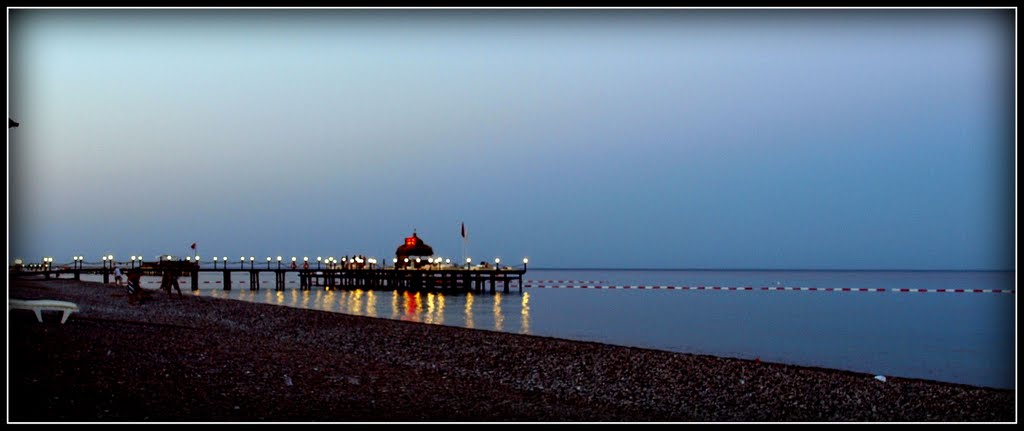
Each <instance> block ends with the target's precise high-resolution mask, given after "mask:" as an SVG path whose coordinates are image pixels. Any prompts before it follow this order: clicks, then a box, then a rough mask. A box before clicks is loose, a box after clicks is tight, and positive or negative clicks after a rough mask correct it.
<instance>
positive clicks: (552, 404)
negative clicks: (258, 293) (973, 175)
mask: <svg viewBox="0 0 1024 431" xmlns="http://www.w3.org/2000/svg"><path fill="white" fill-rule="evenodd" d="M9 281H10V288H9V294H8V298H13V299H59V300H65V301H72V302H75V303H76V304H78V305H79V307H80V309H81V312H79V313H75V314H73V315H72V316H71V317H70V318H69V319H68V321H67V323H66V324H64V325H61V324H60V313H58V312H49V313H44V316H43V317H44V323H38V322H37V321H36V319H35V316H34V315H33V313H32V312H30V311H26V310H12V311H10V312H9V313H8V367H9V368H8V372H9V379H8V391H9V392H8V394H9V398H8V420H9V421H10V422H375V421H386V422H406V421H415V422H449V421H451V422H623V421H627V422H728V421H739V422H790V421H799V422H847V421H855V422H931V421H938V422H1014V421H1015V420H1016V416H1015V415H1016V411H1015V401H1014V395H1015V394H1014V391H1012V390H1002V389H992V388H979V387H972V386H966V385H957V384H949V383H942V382H934V381H927V380H919V379H902V378H889V379H888V380H887V381H886V382H884V383H883V382H880V381H878V380H876V379H874V376H872V375H868V374H861V373H853V372H846V371H838V370H828V369H821V368H808V367H799V366H791V365H783V364H772V363H763V362H756V361H748V360H740V359H730V358H717V357H713V356H706V355H690V354H682V353H673V352H664V351H657V350H649V349H640V348H631V347H619V346H611V345H605V344H599V343H589V342H579V341H569V340H560V339H555V338H547V337H538V336H529V335H518V334H508V333H498V332H490V331H482V330H472V329H465V328H456V327H447V326H438V325H427V324H420V323H412V322H403V321H394V320H388V319H374V318H368V317H359V316H349V315H343V314H338V313H330V312H324V311H316V310H302V309H296V308H289V307H282V306H276V305H269V304H255V303H249V302H243V301H233V300H227V299H215V298H209V297H199V296H192V295H190V294H189V293H188V290H187V289H186V290H185V295H184V296H183V297H178V296H177V294H175V295H174V296H173V297H169V296H167V294H166V293H165V292H159V291H147V293H148V295H149V298H148V300H146V301H144V302H143V303H142V304H137V305H131V304H129V303H128V300H127V297H126V293H125V289H124V288H120V287H115V286H111V285H103V284H101V283H91V282H76V281H72V280H28V279H25V280H22V279H11V280H9Z"/></svg>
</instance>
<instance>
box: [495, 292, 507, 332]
mask: <svg viewBox="0 0 1024 431" xmlns="http://www.w3.org/2000/svg"><path fill="white" fill-rule="evenodd" d="M504 329H505V315H503V314H501V293H498V292H495V294H494V330H496V331H502V330H504Z"/></svg>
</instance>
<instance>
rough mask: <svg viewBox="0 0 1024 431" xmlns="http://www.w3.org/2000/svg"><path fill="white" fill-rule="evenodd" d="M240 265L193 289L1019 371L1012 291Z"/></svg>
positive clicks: (491, 322)
mask: <svg viewBox="0 0 1024 431" xmlns="http://www.w3.org/2000/svg"><path fill="white" fill-rule="evenodd" d="M239 275H241V274H236V276H235V277H236V283H235V285H234V286H233V288H232V290H231V291H230V292H225V291H223V290H222V288H223V286H222V285H220V284H216V283H215V282H216V281H217V280H220V277H219V275H217V274H204V275H203V278H201V279H200V285H199V286H200V289H199V291H197V292H194V293H193V294H196V295H202V296H211V297H217V298H230V299H236V300H244V301H252V302H262V303H269V304H277V305H284V306H289V307H299V308H308V309H316V310H326V311H332V312H339V313H346V314H354V315H359V316H370V317H377V318H387V319H396V320H407V321H414V322H422V323H427V324H437V325H450V326H461V327H467V328H474V329H482V330H492V331H503V332H514V333H522V334H534V335H543V336H551V337H558V338H568V339H576V340H587V341H599V342H603V343H609V344H617V345H624V346H638V347H647V348H654V349H661V350H671V351H677V352H687V353H701V354H711V355H716V356H726V357H736V358H747V359H753V358H761V360H763V361H770V362H781V363H788V364H798V365H806V366H818V367H826V368H838V369H845V370H851V371H858V372H866V373H872V374H883V375H887V376H902V377H915V378H925V379H932V380H940V381H947V382H954V383H966V384H972V385H979V386H990V387H998V388H1014V387H1015V381H1016V379H1015V364H1016V350H1015V340H1016V333H1015V328H1016V324H1015V323H1016V314H1015V313H1016V308H1015V303H1016V299H1017V295H1016V293H1014V294H1006V293H902V292H891V291H886V292H815V291H810V292H806V291H804V292H801V291H762V290H753V291H706V290H701V291H695V290H624V289H580V288H565V287H559V288H551V287H546V288H537V287H527V288H524V289H523V291H522V293H519V292H518V291H517V289H515V288H513V289H512V291H511V293H508V294H502V293H495V294H490V293H485V294H471V293H458V294H438V293H425V292H423V293H411V292H392V291H364V290H352V291H341V290H335V291H325V290H322V289H321V290H312V291H299V290H298V289H297V286H298V281H297V278H296V279H295V280H294V281H295V282H294V283H290V284H288V289H287V290H286V291H284V292H275V291H274V289H273V277H272V276H271V275H270V274H263V276H262V277H261V280H266V281H269V283H263V284H262V285H261V290H259V291H256V292H253V291H250V290H249V288H248V285H247V284H238V282H237V279H238V278H241V279H242V280H245V281H248V277H239ZM83 278H84V277H83ZM1014 278H1015V274H1014V273H1012V272H873V271H850V272H843V271H648V270H635V271H634V270H533V269H531V270H530V272H529V273H528V274H527V277H526V280H527V283H530V282H531V280H570V281H585V282H587V284H595V282H598V284H601V285H675V286H682V285H688V286H698V285H707V286H754V287H761V286H779V285H781V286H791V287H818V288H822V287H824V288H843V287H851V288H884V289H893V288H915V289H917V288H922V289H943V288H945V289H954V288H968V289H1014V290H1015V279H1014ZM91 279H93V280H99V279H100V278H99V277H97V276H94V277H93V278H91ZM147 280H148V281H154V280H155V279H149V278H145V279H144V281H147ZM182 280H187V278H186V277H183V278H182ZM204 281H207V282H209V283H204ZM290 281H291V279H290ZM551 284H558V283H548V285H551ZM562 284H565V283H562ZM157 285H158V284H152V283H145V284H144V287H147V288H150V289H153V288H155V287H156V286H157ZM182 288H183V291H184V292H189V289H191V286H190V285H188V284H183V285H182ZM499 292H500V288H499Z"/></svg>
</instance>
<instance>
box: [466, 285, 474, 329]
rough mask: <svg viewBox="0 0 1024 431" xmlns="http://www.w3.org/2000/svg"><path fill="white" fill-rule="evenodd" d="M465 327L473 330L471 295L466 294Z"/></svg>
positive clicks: (469, 293)
mask: <svg viewBox="0 0 1024 431" xmlns="http://www.w3.org/2000/svg"><path fill="white" fill-rule="evenodd" d="M466 327H467V328H469V329H473V293H472V292H466Z"/></svg>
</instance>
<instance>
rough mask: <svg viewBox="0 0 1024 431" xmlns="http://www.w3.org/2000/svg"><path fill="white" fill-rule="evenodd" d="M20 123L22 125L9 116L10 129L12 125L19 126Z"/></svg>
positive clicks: (8, 126)
mask: <svg viewBox="0 0 1024 431" xmlns="http://www.w3.org/2000/svg"><path fill="white" fill-rule="evenodd" d="M19 125H20V123H18V122H17V121H14V120H12V119H10V118H7V128H8V129H10V128H12V127H18V126H19Z"/></svg>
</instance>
